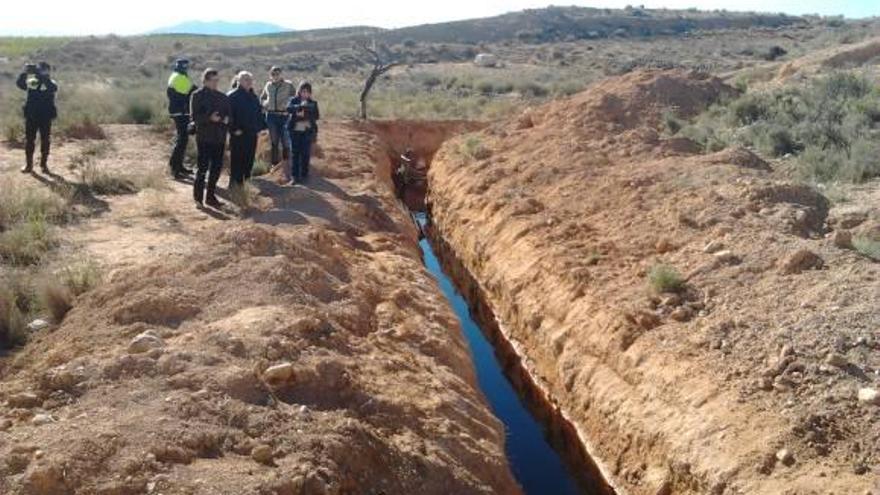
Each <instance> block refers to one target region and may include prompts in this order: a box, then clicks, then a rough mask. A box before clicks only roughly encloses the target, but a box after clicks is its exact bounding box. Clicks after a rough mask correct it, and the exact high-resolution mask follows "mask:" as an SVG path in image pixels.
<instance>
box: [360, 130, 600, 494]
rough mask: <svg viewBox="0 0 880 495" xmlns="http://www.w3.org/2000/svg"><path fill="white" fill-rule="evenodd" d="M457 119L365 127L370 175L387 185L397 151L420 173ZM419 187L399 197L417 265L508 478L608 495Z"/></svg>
mask: <svg viewBox="0 0 880 495" xmlns="http://www.w3.org/2000/svg"><path fill="white" fill-rule="evenodd" d="M450 124H453V125H450ZM459 124H461V125H460V126H456V125H454V123H449V122H442V123H432V122H398V123H392V122H386V123H382V124H379V126H378V127H373V128H372V129H371V130H372V131H373V132H375V133H376V134H377V136H378V137H379V138H380V139H381V140H382V142H383V144H384V145H385V146H386V148H387V151H388V154H387V161H386V160H385V157H384V156H383V157H381V160H380V161H381V162H383V163H381V164H380V165H379V166H378V167H377V174H378V175H379V176H380V178H381V179H383V180H384V181H385V182H387V184H388V185H389V187H394V186H393V179H392V177H391V174H393V170H394V169H395V168H396V167H397V163H396V161H397V160H398V157H399V153H401V152H402V151H404V150H405V149H411V150H413V151H414V152H415V154H416V156H417V157H418V158H419V159H420V160H421V161H422V166H423V167H424V169H425V171H426V170H427V168H428V167H430V163H431V160H432V159H433V157H434V153H435V152H436V151H437V150H438V149H439V148H440V146H441V144H442V143H443V142H444V141H446V140H447V139H448V138H449V137H451V136H453V135H455V134H460V133H462V132H465V131H470V130H475V128H474V127H473V125H471V124H468V123H459ZM419 131H421V132H419ZM427 189H428V187H427V182H425V183H423V184H418V185H416V186H415V187H414V188H412V190H409V191H407V192H406V194H403V195H401V196H400V197H399V198H400V200H401V205H402V207H403V208H406V209H407V210H408V211H409V212H411V214H413V216H414V219H415V220H416V222H417V223H418V224H419V227H420V230H421V231H423V232H426V234H427V235H425V236H424V238H423V239H421V240H420V241H419V246H420V248H421V251H422V257H423V259H424V262H425V266H426V267H427V268H428V270H429V271H430V272H431V274H432V275H433V276H434V278H435V279H436V280H437V282H438V284H439V286H440V289H441V291H442V292H443V294H444V295H445V296H446V298H447V299H448V300H449V303H450V305H451V306H452V308H453V310H454V311H455V313H456V315H457V316H458V318H459V320H460V322H461V328H462V330H463V332H464V336H465V338H466V340H467V342H468V346H469V349H470V352H471V358H472V360H473V363H474V367H475V369H476V372H477V381H478V384H479V386H480V389H481V390H482V392H483V394H484V395H485V396H486V398H487V399H488V401H489V405H490V407H491V408H492V411H493V413H494V414H495V416H496V417H498V418H499V419H500V420H501V421H502V423H503V424H504V428H505V432H506V442H505V449H506V455H507V459H508V463H509V465H510V467H511V470H512V472H513V474H514V477H515V478H516V480H517V481H518V482H519V484H520V486H521V487H522V489H523V491H524V493H526V494H527V495H568V494H587V495H613V494H614V490H613V489H612V488H611V487H610V485H609V484H608V483H607V482H606V481H605V479H604V477H603V476H602V473H601V472H600V470H599V468H598V467H597V466H596V464H595V463H594V462H593V460H592V458H591V457H590V456H589V454H588V452H587V449H586V447H585V446H584V445H583V443H582V441H581V438H580V436H579V434H578V431H577V429H576V427H575V426H574V425H573V424H571V423H570V422H569V421H568V419H567V418H566V417H565V416H564V414H563V413H562V411H560V410H559V408H558V407H556V405H555V402H554V401H553V399H552V398H551V397H547V396H546V394H545V392H544V390H542V389H541V387H540V386H538V385H537V384H536V382H535V381H534V380H533V379H532V377H531V376H530V375H529V372H528V370H526V369H525V367H524V366H523V365H522V360H521V357H520V356H519V355H517V353H516V350H515V349H514V348H513V346H512V345H511V344H510V342H508V341H507V340H506V339H505V337H504V335H503V334H502V332H501V331H500V330H499V328H498V322H497V320H496V319H495V317H494V315H493V314H492V312H491V309H490V308H489V307H488V305H487V304H486V302H485V301H484V300H483V299H484V298H483V297H482V294H481V292H480V290H479V287H478V284H477V283H476V281H474V280H471V279H470V274H469V273H465V272H466V270H465V269H464V268H463V267H462V266H460V263H458V261H457V259H455V255H454V253H453V252H451V250H450V249H449V246H448V245H446V243H445V242H444V241H443V239H441V238H437V235H436V231H435V230H434V229H432V228H431V223H430V222H431V219H430V213H429V208H427V206H426V204H425V195H426V192H427ZM435 250H436V251H435ZM438 255H439V256H438Z"/></svg>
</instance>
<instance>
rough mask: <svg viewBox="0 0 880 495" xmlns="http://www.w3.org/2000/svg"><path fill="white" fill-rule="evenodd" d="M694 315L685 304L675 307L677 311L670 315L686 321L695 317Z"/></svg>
mask: <svg viewBox="0 0 880 495" xmlns="http://www.w3.org/2000/svg"><path fill="white" fill-rule="evenodd" d="M693 315H694V314H693V312H692V311H691V310H690V309H688V308H686V307H684V306H681V307H678V308H675V311H673V312H672V313H671V314H670V315H669V317H670V318H672V319H673V320H675V321H680V322H685V321H688V320H690V319H691V318H692V317H693Z"/></svg>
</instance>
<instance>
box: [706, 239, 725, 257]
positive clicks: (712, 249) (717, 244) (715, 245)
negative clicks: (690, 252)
mask: <svg viewBox="0 0 880 495" xmlns="http://www.w3.org/2000/svg"><path fill="white" fill-rule="evenodd" d="M722 249H724V243H723V242H721V241H718V240H714V241H710V242H709V244H706V246H705V247H703V252H704V253H706V254H715V253H717V252H718V251H721V250H722Z"/></svg>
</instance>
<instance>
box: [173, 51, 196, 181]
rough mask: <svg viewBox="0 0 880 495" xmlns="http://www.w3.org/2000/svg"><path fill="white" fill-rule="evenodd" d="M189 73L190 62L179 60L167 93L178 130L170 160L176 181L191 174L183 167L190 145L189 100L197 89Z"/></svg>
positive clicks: (175, 63) (175, 65)
mask: <svg viewBox="0 0 880 495" xmlns="http://www.w3.org/2000/svg"><path fill="white" fill-rule="evenodd" d="M188 71H189V60H186V59H179V60H177V61H176V62H174V71H173V72H172V73H171V76H170V77H169V78H168V88H167V89H166V91H165V93H166V95H167V96H168V115H169V116H170V117H171V118H172V119H173V120H174V127H175V130H176V133H175V137H174V147H173V148H172V150H171V158H170V159H169V160H168V167H169V168H170V169H171V174H172V175H174V178H175V179H182V178H184V177H186V176H188V175H189V174H190V172H189V171H188V170H186V169H185V168H184V167H183V158H184V156H185V155H186V146H187V144H189V123H190V117H189V99H190V97H191V96H192V94H193V92H194V91H195V90H196V89H197V87H196V85H195V84H193V82H192V79H190V77H189V74H188Z"/></svg>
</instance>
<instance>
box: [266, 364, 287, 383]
mask: <svg viewBox="0 0 880 495" xmlns="http://www.w3.org/2000/svg"><path fill="white" fill-rule="evenodd" d="M263 378H264V379H265V380H266V381H268V382H276V383H277V382H286V381H288V380H290V379H291V378H293V365H292V364H291V363H281V364H276V365H275V366H270V367H269V368H267V369H266V371H264V372H263Z"/></svg>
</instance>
